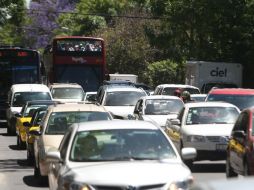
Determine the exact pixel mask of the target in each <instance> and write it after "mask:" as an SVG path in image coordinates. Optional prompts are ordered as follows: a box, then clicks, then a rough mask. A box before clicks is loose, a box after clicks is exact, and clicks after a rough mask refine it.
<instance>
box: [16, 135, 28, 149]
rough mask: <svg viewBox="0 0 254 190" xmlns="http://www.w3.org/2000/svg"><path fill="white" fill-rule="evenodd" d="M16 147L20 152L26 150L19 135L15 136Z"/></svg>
mask: <svg viewBox="0 0 254 190" xmlns="http://www.w3.org/2000/svg"><path fill="white" fill-rule="evenodd" d="M17 146H18V148H19V149H20V150H24V149H25V148H26V143H24V142H22V140H21V137H20V136H19V135H17Z"/></svg>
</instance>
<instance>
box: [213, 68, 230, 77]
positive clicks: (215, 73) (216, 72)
mask: <svg viewBox="0 0 254 190" xmlns="http://www.w3.org/2000/svg"><path fill="white" fill-rule="evenodd" d="M210 75H211V76H212V77H227V69H224V70H223V69H222V70H220V69H219V67H216V69H213V70H211V71H210Z"/></svg>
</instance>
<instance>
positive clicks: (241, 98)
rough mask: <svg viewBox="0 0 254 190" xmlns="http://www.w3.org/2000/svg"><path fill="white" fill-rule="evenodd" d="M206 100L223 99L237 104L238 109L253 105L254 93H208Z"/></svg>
mask: <svg viewBox="0 0 254 190" xmlns="http://www.w3.org/2000/svg"><path fill="white" fill-rule="evenodd" d="M207 101H224V102H229V103H231V104H234V105H235V106H237V107H238V108H239V109H240V110H243V109H245V108H247V107H252V106H254V95H237V94H233V95H231V94H209V95H208V97H207Z"/></svg>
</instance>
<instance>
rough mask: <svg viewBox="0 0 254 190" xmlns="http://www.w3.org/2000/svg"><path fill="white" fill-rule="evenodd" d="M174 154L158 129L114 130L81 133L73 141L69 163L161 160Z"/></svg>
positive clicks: (174, 155) (174, 156) (172, 156)
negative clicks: (70, 161)
mask: <svg viewBox="0 0 254 190" xmlns="http://www.w3.org/2000/svg"><path fill="white" fill-rule="evenodd" d="M172 158H176V153H175V152H174V149H173V148H172V146H171V144H170V143H169V141H168V140H167V139H166V137H165V136H164V135H163V133H162V132H161V131H160V130H145V129H144V130H139V129H121V130H120V129H115V130H96V131H84V132H79V133H77V134H76V136H75V139H74V140H73V144H72V148H71V153H70V160H72V161H76V162H85V161H112V160H114V161H122V160H132V159H133V160H135V159H137V160H143V159H144V160H146V159H149V160H163V159H172Z"/></svg>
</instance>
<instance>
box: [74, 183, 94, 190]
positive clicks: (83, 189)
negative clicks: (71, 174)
mask: <svg viewBox="0 0 254 190" xmlns="http://www.w3.org/2000/svg"><path fill="white" fill-rule="evenodd" d="M69 190H92V188H91V187H90V186H89V185H87V184H82V183H71V184H70V186H69Z"/></svg>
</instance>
